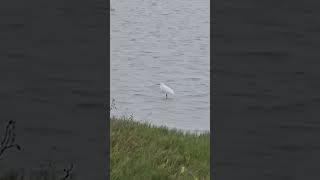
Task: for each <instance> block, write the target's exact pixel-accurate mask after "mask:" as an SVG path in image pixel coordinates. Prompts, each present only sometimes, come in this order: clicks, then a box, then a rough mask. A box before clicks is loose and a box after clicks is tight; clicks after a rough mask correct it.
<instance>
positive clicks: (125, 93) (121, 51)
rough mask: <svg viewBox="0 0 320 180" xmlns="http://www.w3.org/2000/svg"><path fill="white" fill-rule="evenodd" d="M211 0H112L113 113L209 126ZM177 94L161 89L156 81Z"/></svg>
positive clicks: (166, 123) (183, 126)
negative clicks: (163, 91)
mask: <svg viewBox="0 0 320 180" xmlns="http://www.w3.org/2000/svg"><path fill="white" fill-rule="evenodd" d="M209 3H210V1H209V0H175V1H170V0H163V1H154V0H152V1H145V0H130V1H128V0H113V1H111V14H110V15H111V17H110V19H111V29H110V32H111V37H110V39H111V42H110V43H111V49H110V52H111V73H110V74H111V85H110V88H111V94H110V97H111V100H112V99H115V106H116V108H117V109H113V110H112V111H111V115H112V116H113V115H115V116H121V115H126V116H130V115H133V117H134V118H135V119H136V120H139V121H148V122H151V123H152V124H155V125H164V126H167V127H169V128H177V129H181V130H191V131H208V130H210V77H209V76H210V53H209V52H210V51H209V50H210V43H209V41H210V16H209V15H210V9H209V5H210V4H209ZM160 82H163V83H165V84H167V85H169V86H170V87H171V88H172V89H173V90H174V91H175V93H176V94H175V95H168V96H169V97H168V99H167V100H166V99H165V94H163V93H161V91H160V88H159V86H158V85H156V84H158V83H160Z"/></svg>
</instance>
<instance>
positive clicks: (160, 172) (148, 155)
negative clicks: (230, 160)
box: [110, 118, 210, 180]
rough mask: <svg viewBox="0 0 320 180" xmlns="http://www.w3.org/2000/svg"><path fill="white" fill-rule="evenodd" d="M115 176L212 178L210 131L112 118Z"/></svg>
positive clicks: (115, 178) (123, 178)
mask: <svg viewBox="0 0 320 180" xmlns="http://www.w3.org/2000/svg"><path fill="white" fill-rule="evenodd" d="M110 125H111V139H110V142H111V154H110V158H111V180H127V179H130V180H141V179H144V180H149V179H150V180H151V179H152V180H170V179H172V180H202V179H205V180H207V179H210V134H202V135H195V134H183V133H181V132H178V131H175V130H168V129H167V128H164V127H161V128H159V127H153V126H151V125H148V124H142V123H138V122H135V121H132V120H130V119H127V118H112V119H111V123H110Z"/></svg>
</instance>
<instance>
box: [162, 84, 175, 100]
mask: <svg viewBox="0 0 320 180" xmlns="http://www.w3.org/2000/svg"><path fill="white" fill-rule="evenodd" d="M158 85H160V89H161V91H162V92H164V93H166V99H168V93H170V94H173V95H174V91H173V89H171V88H170V87H169V86H167V85H165V84H164V83H160V84H158Z"/></svg>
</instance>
